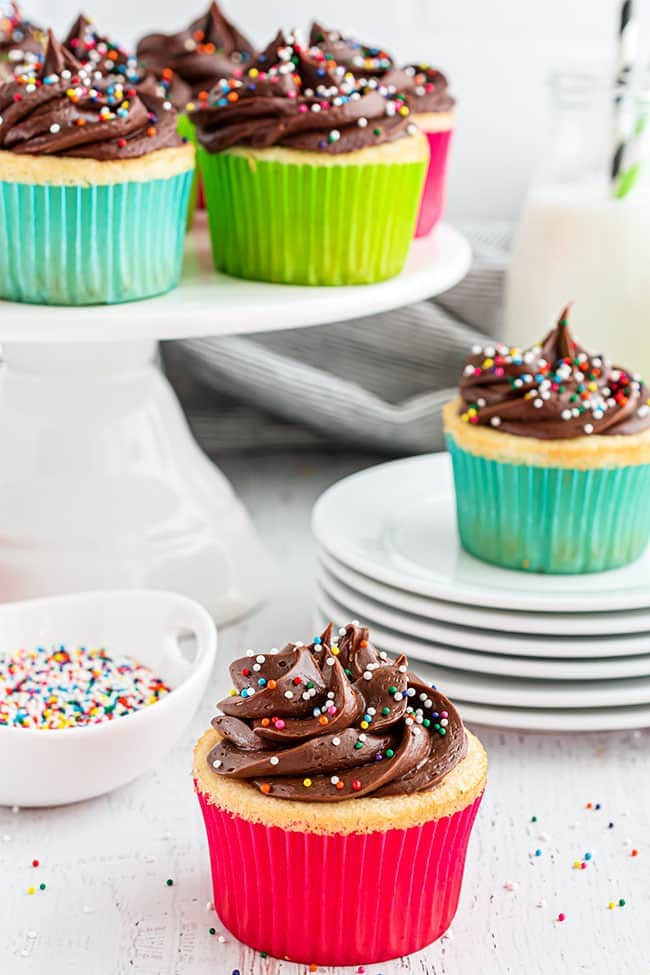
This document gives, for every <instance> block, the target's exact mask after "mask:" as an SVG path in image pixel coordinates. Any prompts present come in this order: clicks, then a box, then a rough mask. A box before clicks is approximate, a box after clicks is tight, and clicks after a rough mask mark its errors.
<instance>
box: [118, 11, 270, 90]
mask: <svg viewBox="0 0 650 975" xmlns="http://www.w3.org/2000/svg"><path fill="white" fill-rule="evenodd" d="M254 53H255V48H254V47H253V45H252V44H251V42H250V41H249V40H248V38H246V37H245V36H244V35H243V34H242V33H241V32H240V31H239V30H238V29H237V28H236V27H235V26H234V24H232V23H231V21H229V20H228V19H227V18H226V17H225V16H224V15H223V13H222V11H221V9H220V8H219V6H218V4H216V3H212V4H211V5H210V7H209V9H208V10H207V12H206V13H205V14H204V15H203V16H202V17H199V19H198V20H195V21H194V22H193V23H192V24H190V25H189V27H187V28H185V29H184V30H182V31H179V32H178V33H177V34H148V35H147V36H146V37H143V38H142V39H141V40H140V42H139V43H138V47H137V55H138V57H139V58H140V59H141V61H142V62H143V64H144V65H145V66H146V67H147V68H148V69H149V70H151V71H153V72H154V73H155V74H156V75H157V77H159V78H164V77H165V72H166V71H171V72H173V73H174V74H175V75H177V76H178V77H179V78H180V79H182V80H183V81H184V82H185V83H186V84H187V85H188V86H189V88H190V92H193V93H198V92H199V91H201V90H202V89H205V88H210V87H211V86H212V85H214V83H215V82H216V81H217V80H218V79H219V78H230V77H233V76H235V75H236V74H237V73H238V72H240V71H241V69H242V68H243V67H244V66H246V65H247V64H249V63H250V62H251V60H252V58H253V55H254Z"/></svg>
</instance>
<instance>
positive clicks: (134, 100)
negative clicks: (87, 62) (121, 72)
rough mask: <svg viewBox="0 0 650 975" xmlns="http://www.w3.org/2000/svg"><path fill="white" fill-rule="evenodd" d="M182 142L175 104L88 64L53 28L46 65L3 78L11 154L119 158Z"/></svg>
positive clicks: (4, 132) (0, 115)
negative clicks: (68, 48) (66, 48)
mask: <svg viewBox="0 0 650 975" xmlns="http://www.w3.org/2000/svg"><path fill="white" fill-rule="evenodd" d="M181 144H182V140H181V139H180V138H179V136H178V135H177V134H176V114H175V112H174V111H173V110H172V109H171V105H170V104H169V102H165V101H164V100H163V99H161V98H159V97H158V96H157V95H156V94H153V93H149V92H146V91H145V90H142V91H140V93H138V92H137V91H136V89H135V88H134V87H131V86H130V85H129V83H128V82H127V81H125V80H123V79H122V78H120V77H119V76H115V75H103V74H101V72H99V71H98V70H93V69H92V68H91V67H89V66H82V65H81V64H80V63H79V62H78V61H77V60H76V59H75V58H74V57H73V56H72V55H71V54H70V52H69V51H66V50H65V49H64V48H63V47H62V46H61V45H60V44H59V42H58V41H57V40H56V38H55V37H54V36H53V34H52V32H50V34H49V40H48V47H47V51H46V54H45V57H44V59H43V61H42V63H40V64H38V65H36V66H34V67H33V68H32V69H30V70H25V71H24V73H17V74H16V76H15V77H13V78H11V79H9V80H8V81H6V82H5V83H3V84H0V149H4V150H7V151H9V152H15V153H25V154H30V155H55V156H78V157H83V158H90V159H98V160H114V159H128V158H132V157H138V156H143V155H146V154H147V153H150V152H153V151H154V150H156V149H162V148H168V147H173V146H178V145H181Z"/></svg>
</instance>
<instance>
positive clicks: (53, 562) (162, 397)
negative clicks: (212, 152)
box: [0, 218, 470, 623]
mask: <svg viewBox="0 0 650 975" xmlns="http://www.w3.org/2000/svg"><path fill="white" fill-rule="evenodd" d="M469 263H470V250H469V246H468V245H467V243H466V242H465V240H464V239H463V238H462V237H461V236H460V235H459V234H458V233H457V232H456V231H454V230H453V229H451V228H449V227H446V226H444V225H443V226H440V227H439V228H438V230H437V231H436V232H435V233H434V235H433V236H432V237H431V238H428V239H423V240H419V241H416V242H414V244H413V246H412V248H411V254H410V256H409V261H408V264H407V267H406V268H405V270H404V272H403V273H402V274H401V275H400V276H399V277H397V278H395V279H393V280H392V281H388V282H384V283H382V284H378V285H368V286H366V287H351V288H303V287H289V286H284V285H269V284H263V283H257V282H246V281H240V280H237V279H235V278H228V277H226V276H224V275H217V274H215V273H214V270H213V269H212V266H211V261H210V254H209V242H208V238H207V229H206V227H205V223H204V218H203V219H199V220H198V221H197V225H196V226H195V228H194V229H193V230H192V232H191V233H190V234H189V235H188V241H187V248H186V260H185V267H184V273H183V278H182V281H181V284H180V286H179V288H177V289H176V291H174V292H172V293H171V294H169V295H164V296H162V297H160V298H154V299H151V300H149V301H142V302H134V303H131V304H126V305H113V306H98V307H92V308H62V307H44V306H34V305H21V304H14V303H10V302H2V301H0V343H2V351H3V357H4V362H5V364H4V366H3V369H2V372H1V373H0V458H1V466H0V599H2V600H15V599H23V598H28V597H31V596H40V595H49V594H53V593H61V592H70V591H82V590H88V589H97V588H104V587H107V588H111V587H120V586H151V587H154V588H164V589H172V590H176V591H177V592H182V593H185V594H187V595H189V596H192V597H194V598H195V599H198V600H199V601H200V602H201V603H203V605H204V606H206V607H207V609H208V610H209V611H210V612H211V613H212V615H213V616H214V618H215V619H216V620H217V622H219V623H225V622H227V621H229V620H232V619H235V618H237V617H239V616H242V615H243V614H244V613H246V612H247V611H249V610H250V609H252V608H253V607H254V606H256V605H258V604H259V603H260V602H262V601H263V599H264V598H265V597H266V596H267V595H268V588H269V579H270V578H271V575H272V573H271V572H270V571H269V570H270V563H269V560H268V557H267V555H266V553H265V551H264V550H263V548H262V546H261V545H260V543H259V541H258V539H257V536H256V534H255V531H254V529H253V526H252V524H251V522H250V520H249V516H248V514H247V512H246V511H245V509H244V507H243V505H242V504H241V502H240V501H239V499H238V498H237V497H235V495H234V493H233V491H232V488H231V487H230V484H229V483H228V481H227V480H226V478H225V477H224V475H223V474H222V473H221V472H220V471H219V470H218V469H217V468H216V467H215V466H214V465H213V464H212V463H211V462H210V461H209V460H208V458H207V457H206V456H205V455H204V454H203V452H202V451H201V450H200V449H199V447H198V446H197V444H196V443H195V441H194V439H193V438H192V436H191V434H190V431H189V429H188V427H187V424H186V421H185V418H184V416H183V413H182V410H181V408H180V405H179V403H178V401H177V399H176V397H175V395H174V393H173V391H172V389H171V387H170V385H169V383H168V382H167V380H166V378H165V377H164V375H163V374H162V372H161V371H160V369H159V367H158V362H157V342H158V340H160V339H171V338H185V337H198V336H204V335H219V336H225V335H235V334H242V333H246V332H248V333H252V332H260V331H269V330H275V329H286V328H294V327H298V326H306V325H317V324H324V323H326V322H334V321H343V320H345V319H349V318H354V317H356V316H360V315H368V314H372V313H373V312H379V311H386V310H389V309H391V308H396V307H399V306H401V305H404V304H408V303H410V302H414V301H419V300H421V299H423V298H427V297H430V296H432V295H435V294H438V293H440V292H441V291H444V290H446V289H447V288H449V287H451V286H452V285H453V284H455V283H456V282H458V281H459V280H460V279H461V278H462V277H463V276H464V274H465V273H466V272H467V270H468V267H469Z"/></svg>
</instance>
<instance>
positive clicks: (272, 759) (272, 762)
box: [269, 755, 280, 765]
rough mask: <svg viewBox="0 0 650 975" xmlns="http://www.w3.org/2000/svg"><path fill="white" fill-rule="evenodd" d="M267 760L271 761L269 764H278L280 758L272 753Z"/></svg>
mask: <svg viewBox="0 0 650 975" xmlns="http://www.w3.org/2000/svg"><path fill="white" fill-rule="evenodd" d="M269 762H270V763H271V765H279V764H280V759H279V758H278V756H277V755H273V756H272V757H271V758H270V759H269Z"/></svg>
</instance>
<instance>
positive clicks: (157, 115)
mask: <svg viewBox="0 0 650 975" xmlns="http://www.w3.org/2000/svg"><path fill="white" fill-rule="evenodd" d="M193 170H194V149H193V147H192V146H191V145H186V144H185V143H184V142H183V140H182V139H181V138H180V137H179V136H178V135H177V133H176V115H175V112H174V111H173V110H172V109H171V106H169V104H168V103H165V102H163V101H162V100H161V99H160V98H158V97H157V96H155V95H151V94H145V93H144V92H140V93H138V92H137V91H136V90H135V88H133V87H131V86H130V85H129V84H128V83H126V82H125V81H124V79H122V78H120V77H119V75H118V76H116V75H106V74H102V73H101V72H100V71H98V70H97V69H96V68H95V69H91V68H90V67H88V66H82V65H81V64H80V63H79V62H78V61H77V60H76V59H75V58H74V57H73V56H72V55H71V54H70V53H69V52H67V51H65V50H64V49H63V47H62V46H61V45H60V44H59V43H58V41H57V40H56V39H55V38H54V36H53V35H52V33H51V32H50V35H49V42H48V48H47V52H46V55H45V57H44V59H43V61H42V63H39V64H37V65H35V66H33V67H32V68H31V69H29V70H27V69H26V70H24V71H21V72H20V73H17V74H16V75H14V76H13V77H12V78H10V79H8V80H7V81H5V82H4V83H2V84H0V234H2V236H3V239H4V241H5V245H4V246H2V247H0V297H1V298H5V299H9V300H12V301H26V302H33V303H37V304H63V305H87V304H112V303H114V302H120V301H132V300H135V299H138V298H146V297H150V296H152V295H157V294H161V293H163V292H165V291H169V290H170V289H171V288H173V287H174V286H175V285H176V283H177V281H178V277H179V275H180V270H181V265H182V253H183V231H184V224H185V220H186V214H187V202H188V194H189V189H190V184H191V180H192V173H193Z"/></svg>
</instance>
